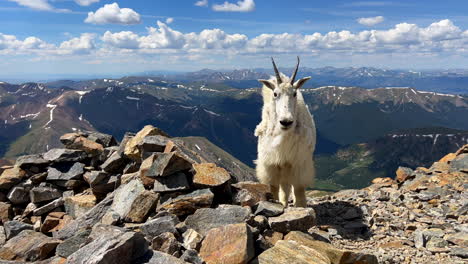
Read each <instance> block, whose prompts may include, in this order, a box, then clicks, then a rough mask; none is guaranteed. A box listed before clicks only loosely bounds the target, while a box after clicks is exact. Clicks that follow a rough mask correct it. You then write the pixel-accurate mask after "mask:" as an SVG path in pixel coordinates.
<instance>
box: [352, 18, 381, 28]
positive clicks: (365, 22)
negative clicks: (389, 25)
mask: <svg viewBox="0 0 468 264" xmlns="http://www.w3.org/2000/svg"><path fill="white" fill-rule="evenodd" d="M384 20H385V18H384V17H383V16H376V17H361V18H358V19H357V22H358V23H359V24H361V25H364V26H368V27H372V26H375V25H377V24H380V23H382V22H383V21H384Z"/></svg>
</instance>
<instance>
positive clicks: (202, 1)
mask: <svg viewBox="0 0 468 264" xmlns="http://www.w3.org/2000/svg"><path fill="white" fill-rule="evenodd" d="M195 5H196V6H208V0H200V1H197V2H195Z"/></svg>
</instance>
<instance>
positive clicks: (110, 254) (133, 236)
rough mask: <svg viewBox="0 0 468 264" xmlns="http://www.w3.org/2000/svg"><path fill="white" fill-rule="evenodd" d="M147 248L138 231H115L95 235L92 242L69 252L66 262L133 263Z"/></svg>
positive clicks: (146, 243)
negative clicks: (109, 233)
mask: <svg viewBox="0 0 468 264" xmlns="http://www.w3.org/2000/svg"><path fill="white" fill-rule="evenodd" d="M93 232H94V229H93ZM91 235H92V234H91ZM147 250H148V242H147V241H146V240H145V238H144V237H143V235H142V234H140V233H135V232H115V234H111V235H96V237H95V238H94V239H93V241H92V242H90V243H88V244H87V245H85V246H83V247H82V248H80V249H79V250H77V251H76V252H74V253H73V254H71V255H70V256H69V257H68V258H67V263H70V264H71V263H73V264H75V263H76V264H80V263H83V264H84V263H96V264H98V263H101V264H104V263H122V264H125V263H129V264H130V263H135V262H134V261H135V260H136V259H138V258H139V257H141V256H143V255H144V254H145V253H146V251H147Z"/></svg>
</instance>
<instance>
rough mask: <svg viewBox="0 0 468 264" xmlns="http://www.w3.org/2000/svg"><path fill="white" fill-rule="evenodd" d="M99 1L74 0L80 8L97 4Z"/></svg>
mask: <svg viewBox="0 0 468 264" xmlns="http://www.w3.org/2000/svg"><path fill="white" fill-rule="evenodd" d="M98 2H99V0H75V3H77V4H79V5H80V6H89V5H91V4H93V3H98Z"/></svg>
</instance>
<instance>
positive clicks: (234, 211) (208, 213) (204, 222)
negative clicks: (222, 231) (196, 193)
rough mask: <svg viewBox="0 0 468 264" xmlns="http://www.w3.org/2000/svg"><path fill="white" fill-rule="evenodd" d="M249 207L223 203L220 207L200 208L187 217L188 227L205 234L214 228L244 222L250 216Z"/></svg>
mask: <svg viewBox="0 0 468 264" xmlns="http://www.w3.org/2000/svg"><path fill="white" fill-rule="evenodd" d="M250 214H251V211H250V209H249V208H246V207H241V206H237V205H221V206H219V207H218V208H202V209H198V210H197V211H196V212H195V213H194V214H193V215H189V216H188V217H187V218H186V219H185V224H186V225H187V228H191V229H194V230H195V231H197V232H198V233H200V234H202V235H203V236H205V235H206V233H207V232H208V231H209V230H210V229H212V228H217V227H221V226H224V225H229V224H238V223H244V222H246V221H247V220H248V219H249V218H250Z"/></svg>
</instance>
